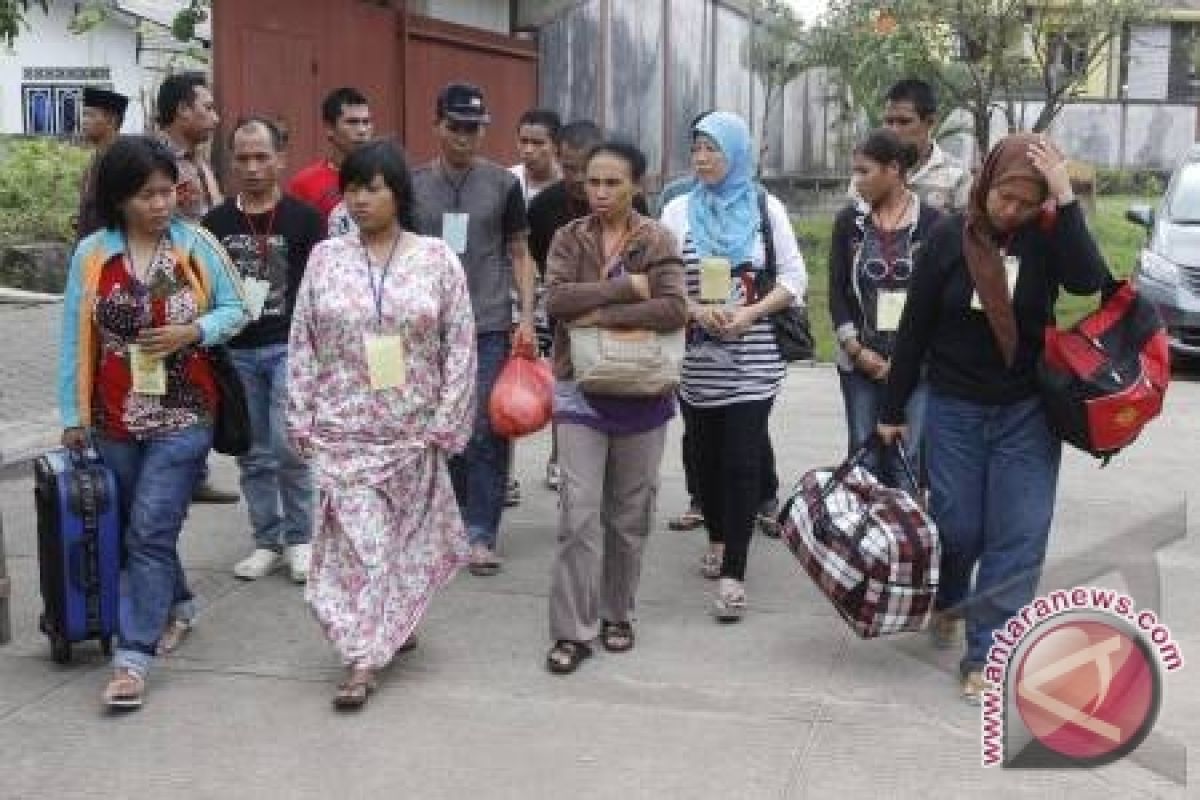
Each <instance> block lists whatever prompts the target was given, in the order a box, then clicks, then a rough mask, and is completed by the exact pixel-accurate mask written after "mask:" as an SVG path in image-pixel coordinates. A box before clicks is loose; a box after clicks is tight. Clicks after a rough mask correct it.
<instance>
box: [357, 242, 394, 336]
mask: <svg viewBox="0 0 1200 800" xmlns="http://www.w3.org/2000/svg"><path fill="white" fill-rule="evenodd" d="M403 235H404V232H403V231H401V232H398V233H397V234H396V238H395V239H393V240H392V249H391V250H389V251H388V257H387V261H385V262H383V266H382V267H381V268H380V270H379V272H380V275H379V283H378V284H376V283H375V265H374V264H372V263H371V251H370V250H369V249H368V248H367V241H366V239H363V238H362V237H361V236H360V237H359V242H360V243H361V244H362V249H363V258H364V259H366V262H367V280H368V281H369V282H370V284H371V297H372V298H373V299H374V300H375V321H376V323H378V326H379V331H380V332H381V333H382V332H383V290H384V287H385V286H386V284H387V276H388V271H389V270H390V269H391V267H392V259H393V258H395V256H396V247H397V246H398V245H399V244H400V238H401V237H402V236H403Z"/></svg>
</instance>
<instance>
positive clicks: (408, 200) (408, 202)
mask: <svg viewBox="0 0 1200 800" xmlns="http://www.w3.org/2000/svg"><path fill="white" fill-rule="evenodd" d="M376 175H379V176H381V177H382V178H383V182H384V183H386V184H387V187H388V188H389V189H391V190H392V196H393V197H395V198H396V219H398V220H399V221H400V227H402V228H404V230H406V231H412V230H413V229H414V227H415V225H414V223H413V203H414V193H413V183H412V173H411V172H409V170H408V162H407V161H405V159H404V152H403V151H402V150H401V149H400V148H399V147H398V146H396V145H395V144H393V143H392V142H389V141H378V142H371V143H370V144H364V145H363V146H362V147H359V148H358V149H356V150H354V151H353V152H351V153H350V155H348V156H346V160H345V161H343V162H342V169H341V172H340V173H339V175H338V188H339V189H341V190H342V192H343V193H345V191H346V187H347V186H349V185H350V184H352V183H355V184H358V185H360V186H366V185H367V184H368V183H370V182H371V181H373V180H374V179H375V176H376Z"/></svg>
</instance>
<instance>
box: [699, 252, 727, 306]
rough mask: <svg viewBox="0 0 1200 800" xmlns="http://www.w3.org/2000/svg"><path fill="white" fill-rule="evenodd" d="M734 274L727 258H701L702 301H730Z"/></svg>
mask: <svg viewBox="0 0 1200 800" xmlns="http://www.w3.org/2000/svg"><path fill="white" fill-rule="evenodd" d="M732 274H733V269H732V267H731V266H730V264H729V259H727V258H712V257H710V258H702V259H700V302H701V303H727V302H729V293H730V289H731V282H732Z"/></svg>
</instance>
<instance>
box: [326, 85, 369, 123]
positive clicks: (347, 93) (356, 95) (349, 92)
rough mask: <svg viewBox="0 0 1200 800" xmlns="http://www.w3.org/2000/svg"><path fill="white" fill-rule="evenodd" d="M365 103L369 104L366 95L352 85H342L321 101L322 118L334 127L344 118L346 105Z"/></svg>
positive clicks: (363, 104)
mask: <svg viewBox="0 0 1200 800" xmlns="http://www.w3.org/2000/svg"><path fill="white" fill-rule="evenodd" d="M365 105H368V103H367V96H366V95H364V94H363V93H362V92H360V91H359V90H358V89H355V88H354V87H352V86H341V87H339V88H337V89H334V90H333V91H332V92H330V93H329V94H327V95H325V100H324V101H323V102H322V103H321V119H323V120H325V124H326V125H329V126H330V127H332V126H334V125H337V121H338V120H339V119H341V118H342V111H343V109H345V108H346V106H365Z"/></svg>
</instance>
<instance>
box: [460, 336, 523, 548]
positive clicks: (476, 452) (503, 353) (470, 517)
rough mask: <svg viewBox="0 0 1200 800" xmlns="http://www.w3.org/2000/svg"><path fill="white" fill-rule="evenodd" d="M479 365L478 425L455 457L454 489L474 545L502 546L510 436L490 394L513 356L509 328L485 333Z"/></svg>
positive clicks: (479, 342) (481, 338)
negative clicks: (503, 432)
mask: <svg viewBox="0 0 1200 800" xmlns="http://www.w3.org/2000/svg"><path fill="white" fill-rule="evenodd" d="M475 348H476V354H477V355H478V359H479V360H478V368H477V371H476V378H475V380H476V383H475V425H474V428H473V429H472V431H471V440H470V441H469V442H468V443H467V449H466V450H465V451H464V452H463V453H462V454H460V455H457V456H454V457H453V458H451V459H450V478H451V480H452V481H453V482H454V494H455V496H456V497H457V498H458V507H459V510H460V511H462V515H463V522H464V523H465V524H466V526H467V536H468V538H469V539H470V540H471V544H482V545H484V546H486V547H488V548H489V549H492V550H494V549H495V548H496V538H497V535H498V533H499V530H500V514H501V513H502V512H503V511H504V489H505V484H506V483H507V482H508V451H509V449H510V447H511V445H510V443H509V441H508V440H507V439H505V438H502V437H500V436H497V435H496V434H495V433H493V432H492V423H491V420H490V419H489V418H488V398H489V397H491V396H492V387H493V386H495V385H496V378H497V377H499V375H500V369H501V367H503V366H504V362H505V361H506V360H507V359H508V354H509V338H508V334H507V333H481V334H479V336H478V337H477V339H476V341H475Z"/></svg>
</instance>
